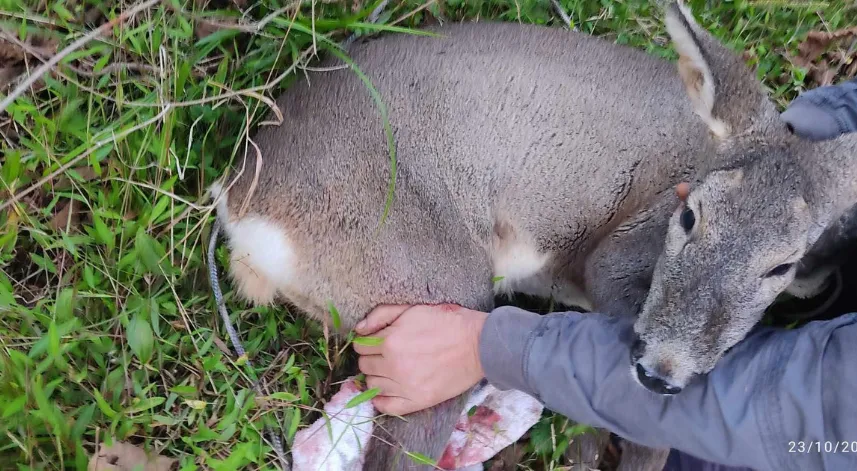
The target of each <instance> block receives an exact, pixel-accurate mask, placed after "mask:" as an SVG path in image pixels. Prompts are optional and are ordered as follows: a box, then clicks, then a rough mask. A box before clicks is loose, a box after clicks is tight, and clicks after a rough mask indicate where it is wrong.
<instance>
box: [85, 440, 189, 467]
mask: <svg viewBox="0 0 857 471" xmlns="http://www.w3.org/2000/svg"><path fill="white" fill-rule="evenodd" d="M176 468H178V461H176V460H175V459H173V458H168V457H166V456H161V455H154V456H152V455H149V454H148V453H146V452H145V451H144V450H143V449H142V448H140V447H137V446H135V445H132V444H130V443H125V442H119V441H117V442H114V443H113V445H109V446H108V445H105V444H103V443H102V444H101V446H100V447H99V448H98V450H97V452H96V453H95V455H93V456H92V458H90V460H89V466H87V468H86V469H87V471H172V470H174V469H176Z"/></svg>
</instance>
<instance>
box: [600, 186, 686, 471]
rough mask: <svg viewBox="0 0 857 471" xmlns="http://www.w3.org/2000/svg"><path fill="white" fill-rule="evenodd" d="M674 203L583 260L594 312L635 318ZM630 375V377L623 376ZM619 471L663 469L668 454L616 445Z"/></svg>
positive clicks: (637, 218)
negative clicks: (619, 452) (618, 456)
mask: <svg viewBox="0 0 857 471" xmlns="http://www.w3.org/2000/svg"><path fill="white" fill-rule="evenodd" d="M677 204H678V199H677V198H676V197H675V194H674V193H672V192H665V193H664V194H662V195H661V196H660V197H659V198H658V201H657V202H656V204H655V205H653V206H650V207H649V208H646V209H644V210H642V211H640V212H638V213H637V214H636V215H634V216H633V217H632V218H630V219H629V220H628V221H626V222H625V223H623V224H622V225H620V226H619V227H617V228H616V229H615V230H614V231H613V232H612V233H610V234H609V235H608V236H607V237H605V238H604V239H603V240H602V241H601V242H600V243H599V244H598V247H597V248H596V249H595V251H594V252H593V253H592V254H591V255H590V256H589V257H588V259H587V262H586V271H585V282H586V291H587V294H588V296H589V299H591V300H592V304H593V307H594V310H595V312H600V313H604V314H609V315H624V316H636V315H637V314H638V313H639V312H640V309H641V308H642V306H643V303H644V302H645V300H646V296H647V295H648V291H649V284H650V283H651V279H652V273H653V271H654V268H655V264H656V263H657V260H658V257H659V255H660V253H661V250H662V247H663V241H664V238H665V237H666V230H667V223H668V220H669V216H670V214H671V212H672V211H673V210H674V209H675V207H676V205H677ZM629 374H630V373H629ZM621 448H622V457H621V460H620V462H619V470H620V471H632V470H633V471H640V470H645V471H656V470H660V469H663V467H664V464H665V463H666V460H667V457H668V455H669V450H668V449H667V450H661V449H653V448H647V447H643V446H640V445H637V444H635V443H631V442H628V441H624V440H623V441H622V447H621Z"/></svg>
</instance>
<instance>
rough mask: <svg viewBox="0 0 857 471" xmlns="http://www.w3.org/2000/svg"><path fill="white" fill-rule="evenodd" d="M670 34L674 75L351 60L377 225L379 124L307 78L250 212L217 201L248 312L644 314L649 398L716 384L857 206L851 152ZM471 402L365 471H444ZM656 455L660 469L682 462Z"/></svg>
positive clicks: (480, 48)
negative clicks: (442, 463)
mask: <svg viewBox="0 0 857 471" xmlns="http://www.w3.org/2000/svg"><path fill="white" fill-rule="evenodd" d="M666 24H667V27H668V31H669V34H670V36H671V37H672V39H673V42H674V44H675V47H676V50H677V51H678V52H679V54H680V59H679V61H678V71H677V70H676V69H677V66H676V64H673V63H670V62H669V61H666V60H661V59H658V58H655V57H652V56H650V55H647V54H645V53H644V52H642V51H639V50H635V49H632V48H629V47H625V46H621V45H616V44H612V43H610V42H607V41H604V40H601V39H597V38H593V37H590V36H587V35H584V34H578V33H573V32H568V31H565V30H560V29H550V28H546V27H540V26H529V25H521V24H496V23H469V24H457V25H452V24H451V25H448V26H443V27H435V28H433V31H434V32H435V33H438V34H440V35H441V37H435V38H427V37H417V36H410V35H387V36H383V37H380V38H377V39H369V40H363V41H361V42H358V43H357V44H355V45H354V47H353V49H352V50H351V51H350V55H351V57H352V59H353V60H354V63H355V64H356V65H357V66H358V67H359V68H360V69H361V70H362V72H363V73H365V74H366V76H367V77H368V78H369V80H370V81H371V82H372V84H373V86H374V87H375V88H376V89H377V91H378V93H379V95H380V97H381V99H382V100H383V101H384V103H385V105H386V107H387V110H388V113H389V119H390V123H391V126H392V130H393V133H394V136H395V146H396V151H397V160H398V162H397V163H398V175H397V178H396V186H395V197H394V199H393V202H392V206H391V208H390V212H389V216H388V218H387V220H386V221H385V222H384V223H383V224H379V221H380V218H381V214H382V211H383V207H384V203H385V200H386V196H387V191H388V185H389V183H390V179H391V177H392V173H391V165H390V161H389V153H388V148H387V140H386V136H385V133H384V129H383V127H382V125H381V117H380V114H379V111H378V107H377V106H376V104H375V103H374V102H373V100H372V98H371V96H370V93H369V91H368V90H367V88H366V85H365V84H364V83H363V82H362V81H361V80H360V79H359V78H358V77H357V75H356V74H354V72H353V71H350V70H342V69H340V70H333V71H326V72H313V71H307V72H306V74H307V80H301V81H298V82H297V83H295V84H294V85H293V86H292V87H290V89H289V90H288V91H287V92H286V93H284V94H283V95H282V96H281V97H280V98H279V100H278V106H279V108H280V110H281V111H282V113H283V115H284V119H285V120H284V122H283V124H282V125H280V126H277V127H264V128H262V129H260V130H259V131H258V133H257V134H256V135H255V137H254V138H253V139H254V141H255V142H256V143H257V144H258V146H259V149H260V150H261V155H262V156H263V164H262V171H261V172H260V173H259V175H258V182H257V187H256V190H255V192H254V193H253V194H252V195H250V197H249V199H247V201H246V212H245V213H243V215H242V214H240V211H241V208H242V206H244V205H245V199H246V198H247V196H248V191H249V189H250V188H251V187H252V185H253V183H252V182H253V179H254V176H253V175H252V172H251V171H246V172H244V174H243V175H241V177H240V178H238V179H237V180H235V181H234V184H233V182H230V183H227V184H226V185H227V186H226V187H220V186H216V187H214V188H213V192H212V193H213V196H214V197H215V198H216V199H217V201H218V206H217V208H218V218H219V219H220V220H221V221H222V222H223V223H224V227H225V230H226V233H227V235H228V239H229V241H230V242H229V246H230V250H231V263H230V266H231V276H232V279H233V280H234V282H235V285H236V287H237V289H238V292H239V293H241V294H242V295H243V296H244V297H245V298H246V299H247V300H249V301H251V302H254V303H262V304H270V303H273V302H288V303H290V304H292V305H294V306H296V307H297V308H299V309H300V310H301V311H303V312H304V313H306V314H307V315H309V316H310V317H312V318H314V319H317V320H320V321H329V319H330V313H329V307H328V306H329V305H330V304H331V303H332V304H333V305H335V306H336V307H337V309H338V311H339V312H340V315H341V319H342V328H343V330H348V329H351V328H353V327H354V325H355V324H356V323H357V322H358V321H359V320H361V319H362V318H363V317H364V316H365V315H366V314H367V313H368V312H369V311H370V310H371V309H372V308H373V307H375V306H377V305H379V304H385V303H428V304H431V303H447V302H449V303H456V304H460V305H463V306H465V307H468V308H472V309H479V310H483V311H484V310H490V309H491V308H492V306H493V299H494V295H495V293H509V292H514V291H519V292H527V293H531V294H535V295H539V296H554V297H555V298H557V299H559V300H560V301H562V302H563V303H565V304H571V305H583V306H584V307H586V306H591V307H592V308H593V309H595V310H597V311H599V312H605V313H608V314H614V315H638V318H637V321H636V324H635V331H636V334H637V335H638V336H639V339H640V340H639V342H638V344H637V345H636V346H635V355H634V358H633V359H632V361H631V363H629V367H630V369H631V374H634V375H635V377H637V376H638V375H639V374H640V371H641V370H640V369H641V368H642V369H643V371H645V372H646V374H649V373H651V374H652V375H655V376H657V378H658V381H660V382H661V383H660V384H663V385H667V386H668V387H670V388H673V390H678V389H679V388H681V387H684V386H686V385H687V384H689V383H690V382H691V381H692V380H693V378H695V377H696V376H699V375H702V374H705V373H707V372H708V371H710V370H711V368H712V367H713V366H714V365H715V363H716V362H717V360H718V359H719V358H720V357H721V356H722V354H723V353H724V352H725V351H726V350H727V349H729V348H730V347H732V346H733V345H735V343H737V342H738V341H740V340H741V339H742V338H743V337H744V336H745V335H746V334H747V333H748V331H749V330H750V329H751V328H752V327H753V326H754V325H755V324H756V323H757V322H758V321H759V320H760V318H761V316H762V313H763V311H764V310H765V308H766V307H767V306H768V305H769V304H771V303H772V302H773V301H774V298H775V297H776V296H777V295H779V294H780V293H782V292H784V291H785V290H786V289H787V288H788V287H789V285H790V284H792V282H793V280H794V277H795V271H796V270H795V269H794V268H789V269H788V270H787V271H786V272H785V273H784V274H781V275H778V276H766V274H769V273H770V272H771V270H772V269H773V268H775V267H777V266H779V265H782V264H788V263H794V264H796V263H798V262H799V261H800V260H801V258H802V256H803V255H804V254H805V253H806V252H807V251H808V250H809V249H810V248H811V247H812V246H813V244H814V243H815V241H816V240H818V239H819V237H820V236H821V235H822V232H823V231H824V230H825V228H826V227H828V226H830V225H831V223H833V222H835V221H836V220H837V219H838V218H839V217H840V216H841V215H842V214H843V213H844V211H845V210H846V209H847V208H848V207H850V206H851V205H853V204H854V203H855V202H857V175H855V173H857V165H855V162H854V160H855V158H857V138H855V137H848V136H846V137H841V138H839V139H837V140H835V141H832V142H823V143H812V142H804V141H801V140H799V139H798V138H796V137H794V136H792V135H791V134H790V133H789V132H788V130H787V129H786V126H785V125H784V124H783V123H781V122H780V121H779V118H778V113H777V111H776V109H775V107H774V105H773V104H772V103H771V102H770V100H769V99H768V97H767V96H766V95H765V93H764V91H763V89H762V87H761V85H760V83H759V82H758V81H757V79H756V78H755V75H754V74H753V72H752V71H751V70H749V69H748V68H747V67H746V66H745V64H744V63H743V61H742V60H741V58H740V57H739V56H738V55H737V54H735V53H734V52H732V51H731V50H729V49H727V48H726V47H724V46H723V45H721V44H720V43H719V42H718V41H717V40H716V39H714V38H713V37H712V36H711V35H710V34H708V33H707V32H705V31H704V30H703V29H701V28H700V27H699V26H698V25H697V24H696V23H695V21H694V19H693V17H692V15H691V14H690V12H689V11H688V10H687V9H685V8H684V7H682V6H678V5H675V4H673V5H670V6H669V7H667V9H666ZM337 63H338V61H335V60H332V59H331V60H328V65H332V64H337ZM251 166H252V165H251ZM251 166H248V167H251ZM680 182H689V183H690V193H689V196H687V198H686V199H685V200H680V199H679V198H678V197H677V196H676V194H675V187H676V185H677V184H678V183H680ZM229 185H231V187H230V186H229ZM226 188H228V191H227V189H226ZM688 208H689V209H690V210H691V211H693V212H694V214H695V219H696V224H695V226H694V227H693V228H692V230H690V231H686V230H684V228H683V227H682V225H681V221H680V219H681V214H682V212H683V211H684V210H685V209H688ZM808 276H809V275H808ZM495 277H503V278H502V279H501V280H500V281H498V282H497V283H494V282H492V278H495ZM647 387H650V388H651V385H648V386H647ZM659 392H663V391H659ZM463 403H464V402H463V398H462V397H459V398H456V399H453V400H450V401H447V402H446V403H443V404H441V405H439V406H436V407H435V408H432V409H430V410H428V411H423V412H419V413H416V414H412V415H409V416H408V417H406V420H407V421H403V420H401V419H397V418H385V419H383V420H382V421H381V422H380V423H379V427H378V430H380V431H379V437H378V439H376V440H373V442H372V443H371V445H370V448H369V451H368V457H367V461H366V465H365V469H370V470H376V469H397V470H398V469H418V468H419V469H425V467H420V466H417V465H416V464H414V463H412V462H411V461H410V460H409V459H408V458H407V457H406V456H404V454H403V453H402V450H407V451H413V452H419V453H423V454H425V455H427V456H430V457H432V458H436V459H437V458H440V456H439V455H440V453H441V452H442V451H443V446H444V444H445V443H446V440H447V439H448V437H449V435H450V433H451V430H452V427H453V425H454V423H455V420H456V418H457V417H458V414H459V413H460V412H461V407H462V405H463ZM388 444H392V445H393V446H389V445H388ZM632 448H633V447H632V446H630V445H629V448H627V449H626V452H627V450H628V449H632ZM649 452H652V450H649ZM650 454H651V456H650V459H649V463H650V466H651V469H660V468H658V466H659V465H660V466H663V460H665V458H666V454H665V451H663V450H660V451H654V452H653V453H650ZM630 459H631V458H630V457H629V460H630ZM631 462H633V461H628V463H631ZM623 466H624V468H623V469H632V468H630V466H632V465H630V464H625V465H623ZM633 466H634V468H633V469H639V468H638V467H639V466H643V465H640V464H638V463H637V464H634V465H633Z"/></svg>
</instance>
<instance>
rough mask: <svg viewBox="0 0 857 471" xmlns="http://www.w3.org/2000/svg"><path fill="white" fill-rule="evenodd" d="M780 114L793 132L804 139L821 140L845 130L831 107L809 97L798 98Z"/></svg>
mask: <svg viewBox="0 0 857 471" xmlns="http://www.w3.org/2000/svg"><path fill="white" fill-rule="evenodd" d="M780 116H781V118H782V120H783V121H785V123H786V124H788V125H789V127H790V129H791V131H792V132H793V133H795V134H796V135H798V136H799V137H802V138H804V139H808V140H812V141H821V140H825V139H831V138H834V137H836V136H838V135H840V134H842V133H843V132H844V131H843V130H842V126H841V125H840V123H839V122H838V121H837V120H836V116H834V114H833V113H832V112H831V110H830V109H827V108H823V107H820V106H818V105H816V104H814V103H812V102H811V101H810V100H807V99H800V98H798V99H796V100H795V101H794V103H792V105H791V106H790V107H789V109H787V110H786V111H784V112H783V114H782V115H780Z"/></svg>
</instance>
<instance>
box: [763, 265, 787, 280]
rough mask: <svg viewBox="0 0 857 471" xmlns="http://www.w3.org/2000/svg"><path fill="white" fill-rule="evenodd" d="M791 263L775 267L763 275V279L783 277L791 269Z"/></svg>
mask: <svg viewBox="0 0 857 471" xmlns="http://www.w3.org/2000/svg"><path fill="white" fill-rule="evenodd" d="M793 265H794V264H793V263H784V264H782V265H777V266H775V267H774V268H773V269H772V270H771V271H769V272H768V274H766V275H765V278H770V277H772V276H783V275H785V274H786V273H788V272H789V270H791V269H792V266H793Z"/></svg>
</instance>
